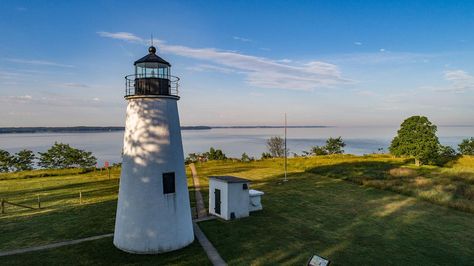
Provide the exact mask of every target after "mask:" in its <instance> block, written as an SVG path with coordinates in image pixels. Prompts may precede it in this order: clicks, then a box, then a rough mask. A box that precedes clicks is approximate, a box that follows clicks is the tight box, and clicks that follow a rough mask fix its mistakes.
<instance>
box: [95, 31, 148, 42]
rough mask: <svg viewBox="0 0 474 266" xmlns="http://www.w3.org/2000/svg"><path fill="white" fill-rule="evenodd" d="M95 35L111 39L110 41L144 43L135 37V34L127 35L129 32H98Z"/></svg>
mask: <svg viewBox="0 0 474 266" xmlns="http://www.w3.org/2000/svg"><path fill="white" fill-rule="evenodd" d="M97 34H99V36H100V37H106V38H112V39H117V40H122V41H128V42H144V41H145V40H143V39H142V38H140V37H138V36H136V35H135V34H133V33H129V32H106V31H98V32H97Z"/></svg>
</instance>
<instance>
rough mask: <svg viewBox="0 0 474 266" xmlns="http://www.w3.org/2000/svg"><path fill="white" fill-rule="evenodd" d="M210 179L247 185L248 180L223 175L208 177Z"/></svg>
mask: <svg viewBox="0 0 474 266" xmlns="http://www.w3.org/2000/svg"><path fill="white" fill-rule="evenodd" d="M209 178H210V179H217V180H220V181H224V182H226V183H249V182H250V180H248V179H245V178H240V177H235V176H229V175H224V176H210V177H209Z"/></svg>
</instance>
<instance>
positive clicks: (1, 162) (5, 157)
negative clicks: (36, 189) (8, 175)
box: [0, 150, 13, 172]
mask: <svg viewBox="0 0 474 266" xmlns="http://www.w3.org/2000/svg"><path fill="white" fill-rule="evenodd" d="M12 160H13V157H12V156H11V155H10V153H9V152H8V151H5V150H0V172H8V171H10V168H11V166H12Z"/></svg>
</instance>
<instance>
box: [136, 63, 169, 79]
mask: <svg viewBox="0 0 474 266" xmlns="http://www.w3.org/2000/svg"><path fill="white" fill-rule="evenodd" d="M135 74H136V77H137V78H160V79H170V67H169V66H168V65H165V64H160V63H140V64H136V65H135Z"/></svg>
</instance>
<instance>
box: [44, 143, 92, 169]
mask: <svg viewBox="0 0 474 266" xmlns="http://www.w3.org/2000/svg"><path fill="white" fill-rule="evenodd" d="M39 154H40V157H39V162H38V165H39V166H41V167H43V168H56V169H58V168H72V167H82V168H89V167H93V166H95V165H96V164H97V159H96V158H95V157H94V156H93V155H92V153H91V152H87V151H83V150H79V149H75V148H73V147H71V146H69V144H63V143H57V142H55V143H54V145H53V146H52V147H51V148H50V149H49V150H48V151H46V152H40V153H39Z"/></svg>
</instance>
